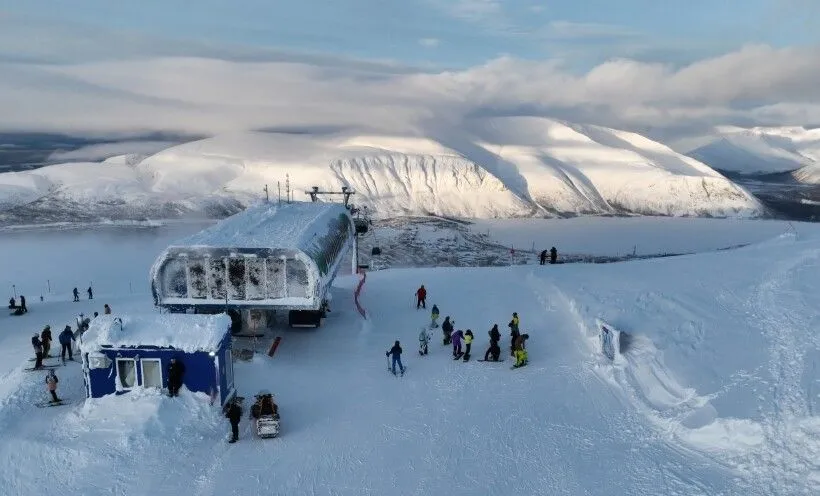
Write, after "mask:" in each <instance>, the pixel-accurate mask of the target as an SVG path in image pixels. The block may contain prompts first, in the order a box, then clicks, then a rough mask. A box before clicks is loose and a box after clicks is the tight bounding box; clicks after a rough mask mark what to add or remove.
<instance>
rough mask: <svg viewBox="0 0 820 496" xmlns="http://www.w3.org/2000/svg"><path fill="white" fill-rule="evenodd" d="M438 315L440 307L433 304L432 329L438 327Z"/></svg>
mask: <svg viewBox="0 0 820 496" xmlns="http://www.w3.org/2000/svg"><path fill="white" fill-rule="evenodd" d="M438 316H439V312H438V307H437V306H436V305H435V304H433V311H432V312H430V320H431V322H430V329H435V328H436V327H438V322H436V321H437V320H438Z"/></svg>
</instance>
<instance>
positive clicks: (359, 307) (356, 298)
mask: <svg viewBox="0 0 820 496" xmlns="http://www.w3.org/2000/svg"><path fill="white" fill-rule="evenodd" d="M359 273H360V274H361V275H362V278H361V279H359V284H358V285H357V286H356V291H354V292H353V300H354V301H355V302H356V310H358V311H359V313H360V314H362V318H365V319H366V318H367V312H365V311H364V308H362V305H361V304H360V303H359V293H361V292H362V286H364V282H365V280H366V279H367V272H365V271H364V270H363V269H359Z"/></svg>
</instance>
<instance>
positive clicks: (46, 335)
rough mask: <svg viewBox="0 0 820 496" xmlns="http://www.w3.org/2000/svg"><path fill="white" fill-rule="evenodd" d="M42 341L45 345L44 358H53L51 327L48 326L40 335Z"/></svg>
mask: <svg viewBox="0 0 820 496" xmlns="http://www.w3.org/2000/svg"><path fill="white" fill-rule="evenodd" d="M40 341H42V343H43V356H44V357H50V356H51V341H52V337H51V326H50V325H46V326H45V327H44V328H43V332H42V333H40Z"/></svg>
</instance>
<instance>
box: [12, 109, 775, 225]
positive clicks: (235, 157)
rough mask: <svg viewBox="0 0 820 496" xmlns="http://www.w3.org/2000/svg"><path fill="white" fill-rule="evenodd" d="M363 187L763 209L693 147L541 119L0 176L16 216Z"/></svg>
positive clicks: (244, 145) (125, 213)
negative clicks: (681, 150) (683, 150)
mask: <svg viewBox="0 0 820 496" xmlns="http://www.w3.org/2000/svg"><path fill="white" fill-rule="evenodd" d="M286 183H287V184H289V186H290V188H291V190H292V191H293V198H294V199H297V200H300V199H306V198H307V197H306V195H305V194H304V191H305V190H307V189H309V188H310V187H312V186H319V187H320V188H323V189H324V188H328V189H338V188H339V187H340V186H343V185H345V186H350V187H352V188H354V189H355V190H356V191H357V197H356V199H355V202H356V203H357V204H362V205H368V206H369V207H371V208H374V209H375V210H376V212H378V214H379V215H382V216H396V215H407V214H437V215H445V216H455V217H466V218H499V217H524V216H531V215H542V216H550V215H577V214H614V213H637V214H648V215H672V216H701V215H707V216H726V215H742V216H755V215H759V214H761V213H762V211H763V207H762V206H761V205H760V204H759V203H758V202H757V200H755V199H754V197H752V196H751V195H750V194H748V193H747V192H746V191H745V190H743V189H742V188H740V187H738V186H737V185H735V184H733V183H732V182H731V181H730V180H728V179H726V178H725V177H723V176H722V175H720V174H719V173H717V172H715V171H714V170H712V169H710V168H709V167H708V166H706V165H704V164H702V163H700V162H698V161H697V160H695V159H692V158H689V157H686V156H684V155H681V154H678V153H676V152H674V151H673V150H671V149H670V148H668V147H666V146H664V145H662V144H660V143H657V142H654V141H651V140H649V139H647V138H645V137H643V136H640V135H637V134H634V133H628V132H624V131H618V130H614V129H608V128H603V127H597V126H585V125H574V124H569V123H565V122H559V121H555V120H549V119H543V118H521V117H511V118H493V119H478V120H474V121H470V122H468V123H467V124H466V125H465V126H464V128H463V129H459V130H458V131H457V132H456V131H453V130H449V129H448V130H447V131H446V132H428V133H424V134H419V135H417V136H386V135H360V134H349V133H340V134H335V135H321V136H315V135H294V134H272V133H261V132H255V133H253V132H248V133H236V134H227V135H220V136H217V137H213V138H209V139H205V140H200V141H194V142H190V143H185V144H182V145H178V146H174V147H171V148H168V149H165V150H163V151H161V152H159V153H156V154H154V155H151V156H148V157H146V158H144V159H142V160H137V159H135V157H134V156H130V157H128V159H123V158H113V159H109V160H107V161H105V162H103V163H72V164H60V165H54V166H50V167H45V168H42V169H38V170H34V171H30V172H19V173H8V174H0V206H2V209H3V211H4V212H2V213H0V216H2V217H3V218H4V219H3V220H5V221H6V222H11V221H14V220H16V219H19V218H20V217H21V216H25V215H28V216H33V215H37V216H38V218H39V219H40V220H51V221H54V220H67V219H61V218H59V217H60V215H61V213H62V214H69V215H70V217H71V218H73V219H77V217H78V216H79V217H81V218H80V219H79V220H83V219H84V218H85V217H89V218H91V217H94V216H97V217H99V216H103V217H109V218H142V217H149V218H157V217H174V216H176V215H179V214H182V213H186V212H187V213H190V212H205V213H206V214H208V215H217V214H221V213H227V212H230V211H234V210H236V209H238V208H241V206H242V205H243V204H247V203H248V202H250V201H252V200H254V199H258V198H260V197H262V196H263V188H264V186H265V185H268V187H269V190H270V191H271V193H272V196H274V197H276V196H277V195H278V194H279V193H278V192H277V185H278V187H279V188H281V191H282V193H281V194H282V195H284V194H285V192H284V191H285V187H286Z"/></svg>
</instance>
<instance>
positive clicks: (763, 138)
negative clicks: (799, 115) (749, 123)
mask: <svg viewBox="0 0 820 496" xmlns="http://www.w3.org/2000/svg"><path fill="white" fill-rule="evenodd" d="M689 155H691V156H692V157H695V158H696V159H698V160H700V161H702V162H704V163H706V164H709V166H711V167H714V168H716V169H720V170H723V171H727V172H735V173H739V174H745V175H756V174H772V173H781V172H791V173H792V175H793V176H794V177H795V178H796V179H797V180H799V181H801V182H807V183H818V182H820V129H806V128H803V127H755V128H751V129H744V128H737V127H722V128H718V129H717V133H716V135H715V136H714V137H713V138H712V140H711V141H710V142H709V143H707V144H705V145H703V146H701V147H699V148H696V149H695V150H692V151H691V152H689Z"/></svg>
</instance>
